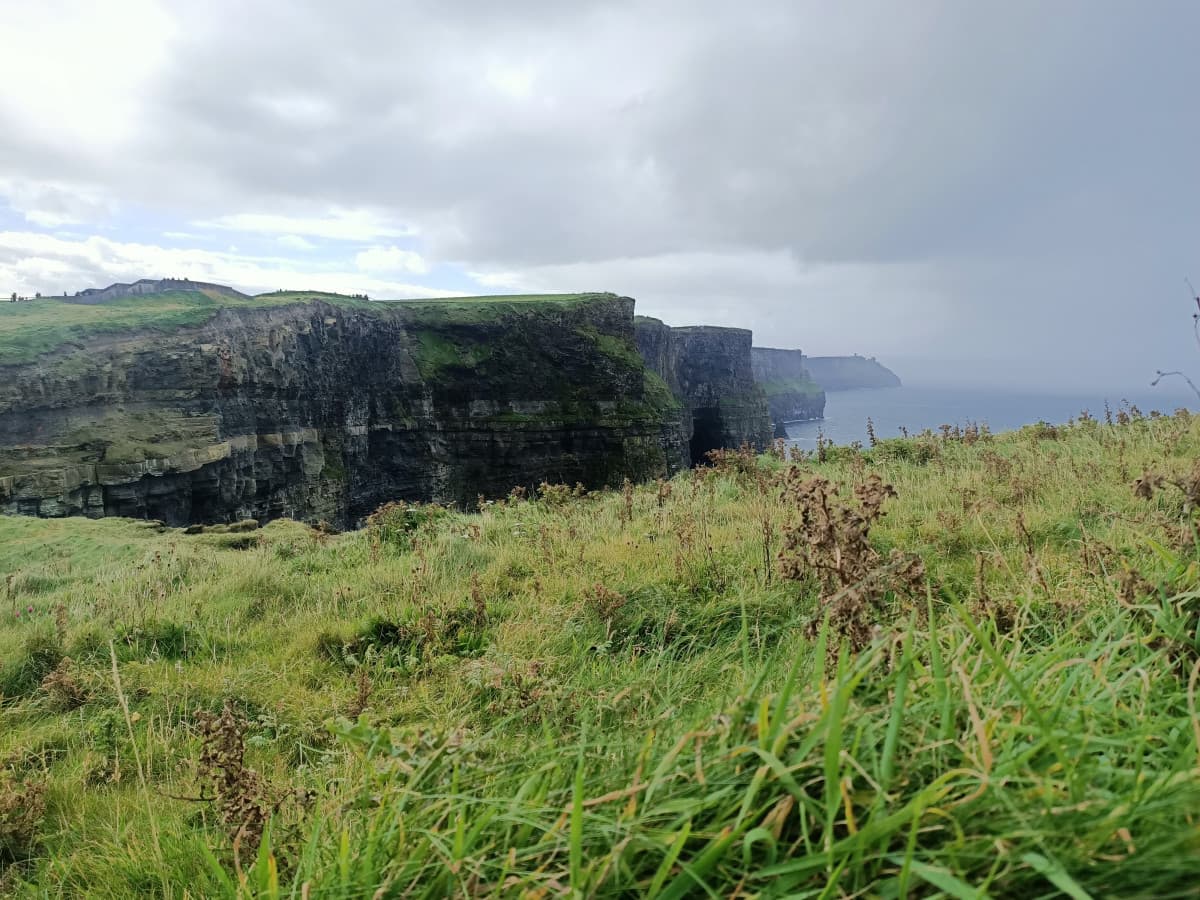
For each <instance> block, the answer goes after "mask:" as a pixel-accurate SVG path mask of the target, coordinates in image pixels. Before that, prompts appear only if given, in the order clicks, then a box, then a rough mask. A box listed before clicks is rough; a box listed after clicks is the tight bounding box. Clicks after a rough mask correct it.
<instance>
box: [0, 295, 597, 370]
mask: <svg viewBox="0 0 1200 900" xmlns="http://www.w3.org/2000/svg"><path fill="white" fill-rule="evenodd" d="M591 296H595V295H592V294H525V295H496V296H491V297H455V298H448V299H444V300H441V299H437V300H429V299H420V300H397V301H387V302H383V303H380V302H372V301H367V300H362V299H360V298H357V297H353V296H348V295H345V294H331V293H325V292H321V291H275V292H272V293H268V294H259V295H257V296H254V297H244V296H242V295H240V294H236V293H225V292H221V291H164V292H161V293H155V294H142V295H136V296H128V297H119V298H116V299H112V300H105V301H102V302H97V303H83V302H80V301H79V300H78V299H76V298H71V297H45V298H41V299H39V300H32V301H29V302H24V303H0V365H5V364H13V363H23V362H29V361H30V360H32V359H35V358H36V357H37V356H39V355H40V354H42V353H47V352H49V351H52V350H55V349H57V348H59V347H62V346H63V345H65V344H70V343H82V342H86V341H87V340H89V339H94V338H95V337H97V336H102V335H107V334H114V333H120V332H131V331H155V330H158V331H168V330H172V329H176V328H182V327H187V326H196V325H201V324H203V323H204V322H207V321H208V320H209V319H210V318H212V316H213V315H215V314H216V312H217V311H218V310H220V309H222V308H241V309H254V308H264V307H271V306H288V305H292V304H297V303H308V302H311V301H314V300H320V301H323V302H325V303H331V304H334V305H336V306H344V307H348V308H353V309H360V310H364V311H375V312H379V311H381V310H384V309H387V308H392V307H395V306H397V305H400V304H403V306H404V307H405V308H407V309H411V310H413V311H414V312H417V311H420V310H426V311H428V312H429V313H431V314H435V315H439V316H458V317H464V316H488V315H494V314H495V313H497V312H499V311H500V310H502V309H503V308H506V307H509V305H510V304H530V303H542V304H551V305H554V304H562V303H571V302H575V301H578V300H581V299H586V298H588V297H591Z"/></svg>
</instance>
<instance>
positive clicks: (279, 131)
mask: <svg viewBox="0 0 1200 900" xmlns="http://www.w3.org/2000/svg"><path fill="white" fill-rule="evenodd" d="M0 33H2V34H3V35H4V37H5V40H4V52H3V61H4V64H5V65H4V68H5V81H4V87H3V88H0V290H2V291H3V292H4V293H6V294H7V293H8V292H10V291H14V290H15V291H18V292H21V293H32V292H34V291H42V292H43V293H60V292H62V291H64V290H69V291H74V290H77V289H79V288H82V287H87V286H92V285H104V284H108V283H110V282H113V281H118V280H129V279H133V278H137V277H142V276H166V275H178V276H189V277H192V278H197V279H206V280H215V281H220V282H224V283H229V284H233V285H234V286H236V287H238V288H240V289H242V290H247V291H262V290H272V289H275V288H278V287H291V288H321V289H327V290H339V291H345V292H361V291H365V292H368V293H370V294H371V295H372V296H373V297H380V298H403V297H416V296H436V295H441V294H461V293H488V292H511V291H521V292H525V291H575V290H612V291H616V292H619V293H624V294H630V295H632V296H634V297H637V298H638V301H639V310H640V311H641V312H644V313H647V314H651V315H657V316H660V317H662V318H665V319H666V320H667V321H669V322H671V323H673V324H690V323H697V322H706V323H715V324H729V325H743V326H748V327H752V328H754V329H755V331H756V333H757V336H758V341H759V343H764V344H769V345H775V346H799V347H803V348H804V349H805V350H806V351H809V352H812V353H814V354H823V353H849V352H862V353H865V354H868V355H877V356H879V357H880V358H881V359H882V360H884V361H885V362H891V363H894V367H895V368H897V370H899V371H900V372H901V374H902V375H906V374H907V375H909V376H910V379H916V380H921V379H927V378H933V377H937V376H939V375H943V376H945V377H948V378H950V379H951V380H953V381H954V382H955V383H961V382H966V381H975V380H978V381H984V382H987V381H992V382H1004V381H1014V382H1018V383H1021V384H1023V385H1029V384H1041V385H1043V386H1047V385H1048V386H1051V387H1055V388H1057V387H1062V388H1064V389H1067V388H1071V389H1073V388H1075V387H1078V386H1081V385H1096V384H1103V385H1105V386H1106V388H1107V387H1112V388H1118V389H1119V388H1123V387H1124V386H1125V385H1131V386H1144V385H1145V384H1146V382H1147V381H1148V380H1149V378H1150V377H1151V376H1152V374H1153V371H1154V370H1155V369H1156V368H1159V367H1162V368H1174V367H1188V366H1192V367H1193V368H1194V369H1196V370H1200V351H1198V350H1197V348H1196V346H1195V343H1194V341H1193V337H1192V334H1191V328H1190V326H1191V322H1190V318H1189V317H1190V314H1191V312H1192V307H1191V306H1190V305H1189V299H1188V289H1187V286H1186V284H1185V282H1184V279H1185V278H1186V277H1189V276H1190V277H1191V279H1192V281H1193V282H1195V283H1197V284H1200V178H1198V175H1200V124H1198V121H1200V115H1198V114H1197V104H1196V100H1195V91H1196V86H1197V84H1200V50H1198V49H1197V48H1198V47H1200V4H1197V3H1195V2H1192V0H1178V2H1173V0H1154V2H1152V3H1135V2H1107V0H1078V2H1073V0H1056V2H1053V3H1045V2H1040V0H1039V2H1033V0H1004V2H1001V0H994V2H983V0H981V2H972V3H963V2H959V0H946V2H935V0H917V2H909V3H901V2H898V0H891V2H879V3H871V2H849V3H834V2H819V3H817V2H802V0H747V2H744V3H730V2H727V0H719V2H718V0H662V2H659V0H640V2H619V0H604V2H590V0H573V2H562V0H507V2H503V3H498V2H493V0H379V2H358V0H343V2H340V3H337V4H334V3H329V2H325V0H280V2H272V0H266V2H255V3H252V4H251V3H245V2H231V0H230V2H227V0H206V2H204V3H195V2H173V0H110V2H107V3H102V4H101V3H94V2H91V0H85V2H74V0H41V2H38V3H17V2H7V3H3V4H0Z"/></svg>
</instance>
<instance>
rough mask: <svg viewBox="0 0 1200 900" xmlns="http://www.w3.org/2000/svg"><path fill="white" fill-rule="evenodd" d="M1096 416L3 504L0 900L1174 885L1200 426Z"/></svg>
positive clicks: (1170, 890)
mask: <svg viewBox="0 0 1200 900" xmlns="http://www.w3.org/2000/svg"><path fill="white" fill-rule="evenodd" d="M1120 419H1121V420H1122V421H1120V422H1118V423H1115V424H1108V423H1105V422H1097V421H1095V420H1092V419H1086V418H1085V419H1083V420H1081V421H1078V422H1075V423H1072V424H1071V425H1069V426H1059V427H1052V426H1046V425H1040V426H1034V427H1030V428H1026V429H1024V430H1022V431H1020V432H1015V433H1012V434H1005V435H1000V436H996V437H992V436H990V435H987V434H986V433H985V434H982V435H981V434H979V433H978V432H977V431H975V430H974V429H972V430H970V431H968V432H967V433H965V434H963V433H958V434H955V433H951V432H949V431H947V432H946V433H945V434H944V435H941V436H935V435H929V434H926V435H923V436H920V437H917V438H913V439H908V440H889V441H884V442H881V443H880V444H879V445H878V446H875V447H872V448H867V449H861V450H860V449H845V448H843V449H837V450H825V449H823V450H822V452H821V457H820V458H817V459H814V458H804V459H800V460H795V461H793V460H789V459H786V458H782V457H783V454H781V453H776V454H768V455H765V456H762V457H758V458H753V457H750V456H748V455H738V454H728V455H726V456H725V457H724V459H723V460H722V461H721V462H720V464H719V465H718V466H716V467H715V468H712V469H707V470H700V471H694V472H688V473H684V474H682V475H680V476H678V477H677V478H675V479H674V480H672V481H671V482H660V483H658V484H648V485H643V486H637V487H633V486H629V487H627V488H626V489H625V490H624V491H614V492H606V493H600V494H589V495H582V496H580V495H578V494H579V492H573V491H572V490H571V489H570V488H567V487H565V486H546V487H545V488H544V489H543V491H542V492H541V494H540V496H538V497H530V498H521V497H514V498H513V499H512V500H510V501H506V502H503V503H496V504H486V505H485V506H484V507H483V509H482V510H481V511H479V512H473V513H469V514H468V513H461V512H451V511H447V510H441V509H438V508H430V507H416V508H408V507H404V506H397V507H393V508H391V509H388V510H385V511H382V512H381V513H379V514H378V515H377V516H376V517H374V519H373V520H372V524H371V525H370V527H368V528H366V529H364V530H362V531H358V532H354V533H347V534H341V535H334V534H326V533H322V532H319V531H316V530H313V529H311V528H308V527H306V526H302V525H299V524H297V523H293V522H286V521H282V522H274V523H272V524H271V525H269V526H267V527H266V528H263V529H254V528H252V526H251V525H250V524H247V525H246V526H245V527H244V529H243V528H238V527H234V528H221V529H216V530H212V529H209V530H206V531H204V532H202V533H194V534H188V533H184V532H183V531H179V530H172V529H165V528H162V527H158V526H156V525H154V524H153V523H145V522H134V521H127V520H99V521H89V520H83V519H70V520H38V519H26V518H3V519H0V578H2V579H3V584H2V589H3V591H4V593H3V595H2V596H0V895H3V894H5V893H6V892H7V893H10V894H12V895H14V896H30V897H43V896H46V897H76V896H87V897H132V896H165V897H175V898H182V897H221V896H230V897H232V896H246V897H249V896H261V897H282V896H287V897H321V898H325V897H330V898H334V897H345V898H350V897H400V896H404V897H408V896H422V897H438V896H447V895H463V896H465V895H470V896H476V895H482V896H493V895H498V896H529V897H542V896H559V895H575V896H593V895H596V896H607V895H633V894H637V895H646V896H654V897H667V898H674V897H683V896H717V897H727V896H776V895H783V894H788V895H794V896H810V897H844V896H870V897H930V896H946V897H983V896H995V897H1053V896H1071V897H1076V898H1078V897H1086V896H1093V897H1157V898H1161V897H1184V896H1195V891H1196V885H1197V884H1198V883H1200V823H1198V819H1197V817H1198V816H1200V724H1198V720H1197V718H1196V711H1197V710H1196V707H1197V690H1198V689H1200V685H1198V681H1200V590H1198V581H1200V553H1198V551H1197V541H1196V533H1195V521H1196V504H1197V503H1200V469H1197V467H1196V466H1197V460H1198V459H1200V419H1198V418H1194V417H1190V416H1188V415H1186V414H1177V415H1174V416H1161V417H1160V416H1155V417H1141V416H1140V415H1139V414H1136V413H1135V414H1134V415H1133V416H1132V417H1130V416H1129V415H1127V414H1126V413H1122V414H1121V415H1120ZM813 479H824V480H825V482H827V483H825V482H821V481H814V480H813ZM885 485H891V486H892V487H893V488H894V491H895V494H896V496H894V497H892V496H889V492H888V491H887V490H886V489H885V487H884V486H885ZM834 488H837V489H838V493H836V494H834V493H833V490H834ZM855 489H858V496H859V497H860V498H861V499H862V501H863V502H865V504H866V508H865V512H864V507H863V506H862V505H861V504H860V502H859V500H858V499H856V495H855ZM879 504H882V505H881V507H880V506H879ZM876 507H879V509H880V511H881V512H882V517H881V518H879V519H878V521H875V520H874V513H875V509H876ZM826 526H828V527H826ZM781 553H782V559H781V558H780V556H781ZM822 567H825V568H822ZM922 571H923V575H922Z"/></svg>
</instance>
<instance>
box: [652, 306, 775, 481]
mask: <svg viewBox="0 0 1200 900" xmlns="http://www.w3.org/2000/svg"><path fill="white" fill-rule="evenodd" d="M751 341H752V335H751V333H750V332H749V331H746V330H745V329H741V328H713V327H708V326H699V327H691V328H672V327H670V326H668V325H665V324H663V323H662V322H661V321H659V320H658V319H651V318H646V317H639V318H638V320H637V345H638V350H639V352H640V353H641V355H642V358H643V359H644V360H645V361H646V366H647V367H648V368H649V369H651V370H652V371H653V372H655V373H656V374H657V375H658V376H659V377H660V378H661V379H662V380H663V381H664V382H665V383H666V385H667V387H668V388H669V389H670V390H671V392H672V393H673V394H674V395H675V396H676V397H677V398H678V399H679V400H680V402H681V403H682V404H683V407H684V410H683V430H684V433H685V435H686V436H687V441H688V454H689V457H690V459H691V461H692V462H693V463H699V462H702V461H703V460H704V455H705V454H706V453H708V451H710V450H715V449H718V448H722V447H725V448H734V447H740V446H741V445H742V444H751V445H752V446H754V447H757V448H758V449H760V450H761V449H763V448H764V447H766V445H767V444H768V443H769V442H770V440H771V420H770V415H769V413H768V411H767V404H766V398H765V396H764V395H763V392H762V389H761V388H760V387H759V386H758V385H757V384H756V383H755V380H754V373H753V370H752V367H751V360H750V348H751Z"/></svg>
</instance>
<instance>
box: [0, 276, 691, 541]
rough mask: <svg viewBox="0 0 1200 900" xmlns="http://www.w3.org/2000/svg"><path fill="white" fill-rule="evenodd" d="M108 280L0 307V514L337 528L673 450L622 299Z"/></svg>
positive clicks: (678, 422) (674, 414)
mask: <svg viewBox="0 0 1200 900" xmlns="http://www.w3.org/2000/svg"><path fill="white" fill-rule="evenodd" d="M135 284H136V283H135ZM116 287H117V290H115V291H114V290H113V289H112V288H109V289H106V290H105V291H102V292H98V293H97V294H89V295H86V296H83V295H81V296H80V297H79V298H57V299H43V300H39V301H36V302H30V303H22V304H5V305H4V308H0V512H6V513H23V514H30V515H40V516H63V515H88V516H93V517H95V516H106V515H109V516H130V517H138V518H151V519H160V520H162V521H164V522H166V523H168V524H171V525H184V524H191V523H199V522H227V521H233V520H237V519H243V518H255V519H260V520H266V519H272V518H276V517H282V516H287V517H291V518H297V519H303V520H308V521H313V522H315V521H319V520H325V521H327V522H330V523H331V524H334V525H337V526H340V527H349V526H352V525H354V524H356V523H357V522H359V521H361V519H362V518H363V517H364V516H366V515H368V514H369V513H370V512H372V511H373V510H374V509H375V508H377V507H378V506H379V505H381V504H383V503H385V502H388V501H393V500H406V501H436V502H447V503H457V504H460V505H471V504H474V503H475V502H476V499H477V498H478V497H479V496H480V495H483V496H485V497H498V496H503V495H505V494H507V493H508V492H509V491H510V490H511V489H512V488H513V487H514V486H524V487H528V488H532V487H534V486H536V485H537V484H538V483H539V482H541V481H548V482H551V483H569V484H574V483H576V482H581V483H583V484H584V485H585V486H587V487H590V488H597V487H602V486H605V485H616V484H620V483H621V481H622V480H623V479H625V478H631V479H634V480H639V479H646V478H652V477H655V476H659V475H669V474H670V473H672V472H674V471H676V470H678V469H680V468H681V467H683V466H686V465H687V463H688V461H689V459H690V457H689V452H688V450H689V444H688V437H687V436H685V434H684V432H683V416H682V404H681V403H680V402H679V401H678V400H677V399H676V398H675V396H674V395H673V394H672V393H671V392H670V391H669V390H667V389H666V388H665V386H664V385H663V383H662V381H661V379H659V378H658V377H657V376H656V375H654V374H653V373H650V372H648V371H647V369H646V367H645V365H644V364H643V362H642V360H641V358H640V356H639V355H638V352H637V346H636V344H635V336H634V324H633V308H634V301H633V300H632V299H631V298H628V297H619V296H616V295H614V294H579V295H548V296H542V297H492V298H461V299H455V300H446V301H413V302H394V303H393V302H387V303H384V302H370V301H366V300H364V299H361V298H351V297H345V296H340V295H334V294H319V293H311V292H308V293H305V292H301V293H284V292H280V293H275V294H265V295H260V296H258V297H247V296H245V295H243V294H240V293H238V292H236V291H231V290H227V289H221V286H205V287H203V288H201V289H188V290H183V289H175V288H178V287H179V285H178V284H175V285H172V288H173V289H171V290H166V291H150V292H148V293H144V292H142V291H141V290H140V289H133V290H130V289H129V288H130V286H128V285H121V286H116ZM188 287H189V288H190V287H192V286H191V285H188ZM81 300H83V301H85V302H80V301H81ZM93 300H94V301H96V302H87V301H93Z"/></svg>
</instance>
